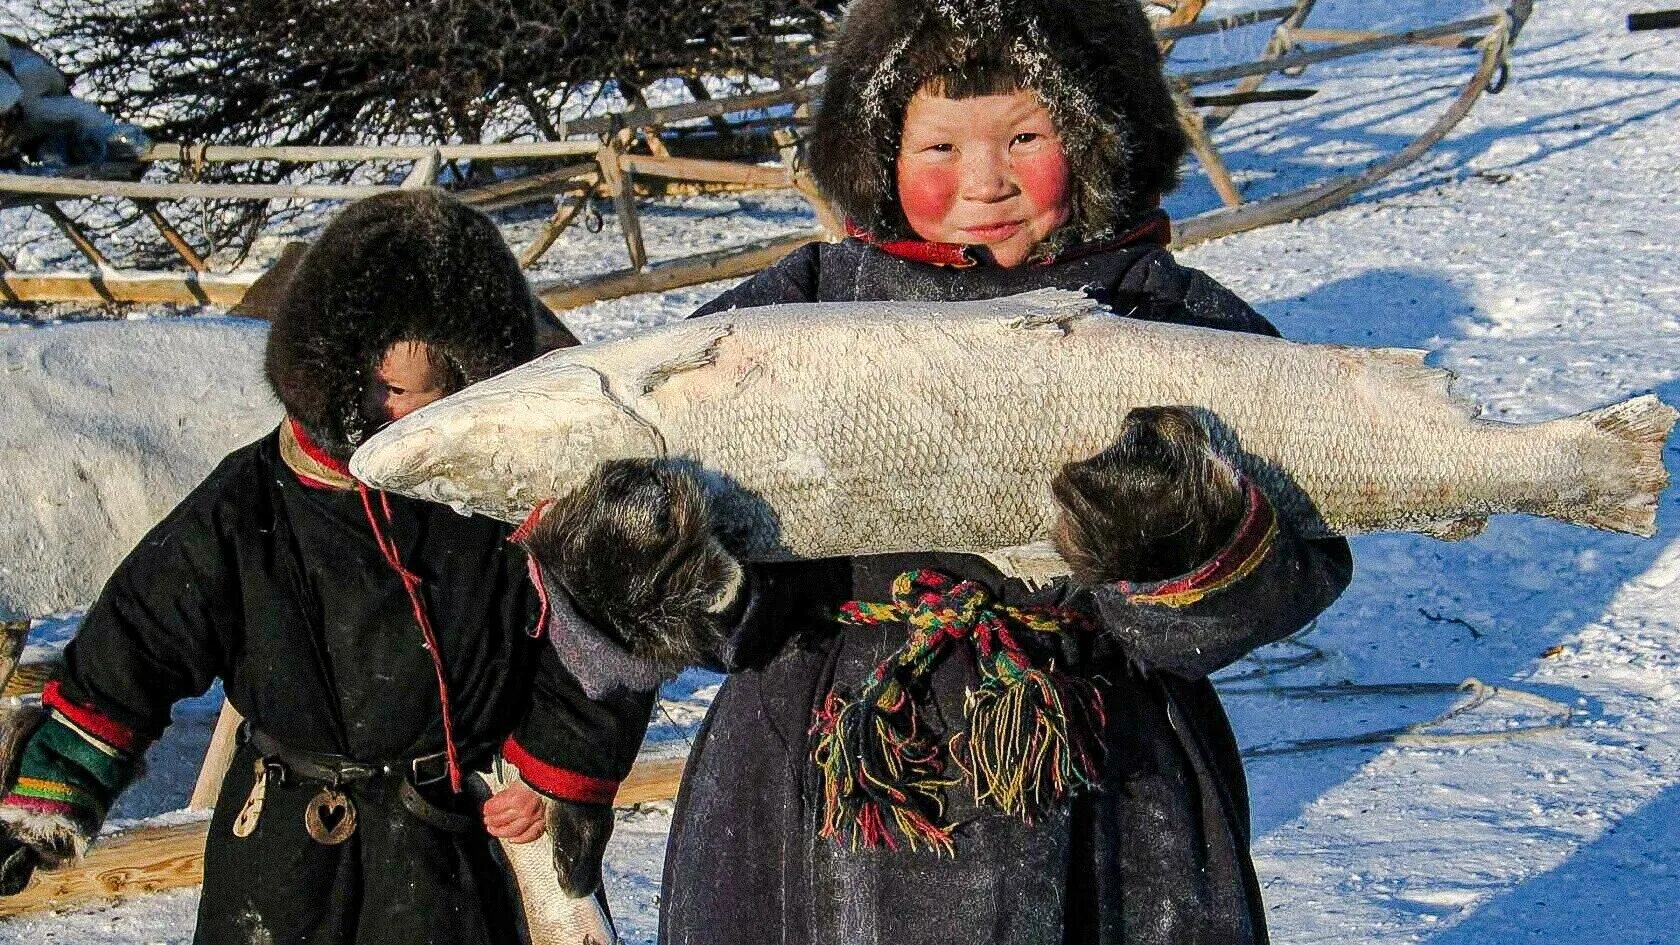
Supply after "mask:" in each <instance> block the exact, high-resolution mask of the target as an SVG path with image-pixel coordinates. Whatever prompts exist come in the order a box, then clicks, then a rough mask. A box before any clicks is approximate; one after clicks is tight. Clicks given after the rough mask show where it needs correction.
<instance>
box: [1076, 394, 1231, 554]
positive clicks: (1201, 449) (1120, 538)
mask: <svg viewBox="0 0 1680 945" xmlns="http://www.w3.org/2000/svg"><path fill="white" fill-rule="evenodd" d="M1051 490H1052V491H1053V492H1054V494H1055V497H1056V501H1057V503H1058V504H1060V505H1061V507H1062V514H1061V516H1060V518H1059V520H1058V521H1057V525H1056V534H1055V542H1056V549H1057V550H1058V551H1059V552H1060V553H1061V555H1062V557H1063V558H1064V559H1065V560H1066V561H1067V562H1068V564H1069V565H1070V566H1072V568H1073V579H1074V581H1075V583H1078V584H1083V585H1085V586H1087V587H1095V586H1098V585H1102V584H1110V583H1113V582H1115V581H1132V582H1147V581H1160V580H1165V579H1167V578H1170V577H1175V576H1178V575H1181V574H1185V573H1188V572H1190V571H1192V570H1194V569H1195V568H1196V567H1197V566H1199V565H1201V564H1203V563H1204V562H1206V561H1207V560H1208V559H1210V558H1211V557H1213V555H1214V554H1215V553H1216V552H1218V551H1219V549H1220V548H1221V547H1222V546H1223V545H1224V544H1225V543H1226V541H1228V540H1229V539H1230V538H1231V536H1232V534H1233V533H1234V532H1235V531H1236V529H1237V526H1238V525H1239V524H1240V523H1241V521H1242V516H1243V511H1244V491H1243V485H1242V482H1241V481H1240V480H1239V478H1238V476H1237V473H1236V471H1235V470H1233V469H1232V468H1231V466H1230V465H1229V464H1228V463H1227V462H1226V461H1225V460H1224V459H1222V458H1221V457H1220V456H1219V455H1218V454H1217V453H1216V452H1215V451H1214V449H1213V447H1212V444H1211V443H1210V442H1209V439H1208V434H1207V430H1206V429H1205V428H1204V427H1203V426H1202V423H1201V421H1200V420H1198V419H1197V418H1196V415H1195V413H1194V412H1192V411H1191V410H1190V409H1189V408H1186V407H1142V408H1138V409H1136V410H1133V411H1132V412H1131V413H1130V414H1128V415H1127V416H1126V421H1125V424H1124V426H1123V427H1122V428H1121V432H1120V438H1119V440H1118V441H1117V442H1115V444H1114V445H1113V446H1110V447H1109V448H1108V449H1106V450H1104V451H1103V452H1101V453H1098V454H1097V455H1096V456H1093V457H1091V458H1090V459H1086V460H1082V461H1080V462H1077V463H1069V464H1067V465H1066V466H1063V467H1062V470H1061V472H1060V473H1059V474H1057V476H1056V478H1055V480H1054V481H1053V482H1052V483H1051Z"/></svg>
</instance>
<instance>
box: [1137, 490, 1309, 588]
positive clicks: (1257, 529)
mask: <svg viewBox="0 0 1680 945" xmlns="http://www.w3.org/2000/svg"><path fill="white" fill-rule="evenodd" d="M1245 485H1246V487H1247V488H1246V489H1245V491H1246V492H1247V504H1248V513H1247V514H1246V515H1244V516H1243V521H1242V524H1241V525H1239V526H1238V527H1237V531H1236V534H1234V535H1232V536H1231V540H1230V541H1228V542H1226V543H1225V547H1224V548H1221V549H1220V550H1219V553H1218V554H1215V555H1214V556H1213V557H1212V558H1211V559H1209V560H1208V562H1207V563H1206V564H1204V565H1202V566H1201V567H1199V568H1197V569H1196V570H1194V571H1192V572H1190V573H1189V574H1186V575H1183V576H1180V577H1176V578H1170V579H1168V580H1165V581H1156V582H1153V583H1148V584H1133V583H1132V582H1130V581H1120V582H1118V583H1117V585H1116V586H1118V587H1119V588H1120V591H1121V593H1123V594H1125V595H1126V598H1127V599H1128V600H1130V601H1131V602H1132V603H1134V604H1157V605H1160V606H1164V607H1188V606H1190V605H1191V604H1194V603H1196V602H1197V601H1199V600H1201V599H1202V598H1204V597H1206V596H1208V595H1209V594H1213V593H1215V592H1218V591H1221V590H1224V589H1225V588H1227V587H1229V586H1231V585H1232V584H1235V583H1236V582H1238V581H1240V580H1242V579H1243V578H1245V577H1247V576H1248V575H1249V573H1250V572H1252V571H1253V570H1254V569H1255V568H1256V567H1258V566H1259V564H1260V562H1261V561H1264V560H1265V558H1266V555H1268V554H1270V553H1271V550H1272V542H1273V540H1274V539H1275V538H1276V537H1277V512H1276V511H1275V510H1274V509H1273V508H1272V502H1271V499H1269V498H1267V497H1266V493H1264V492H1262V491H1261V489H1260V487H1259V486H1257V485H1255V484H1254V481H1253V480H1248V481H1247V482H1246V483H1245Z"/></svg>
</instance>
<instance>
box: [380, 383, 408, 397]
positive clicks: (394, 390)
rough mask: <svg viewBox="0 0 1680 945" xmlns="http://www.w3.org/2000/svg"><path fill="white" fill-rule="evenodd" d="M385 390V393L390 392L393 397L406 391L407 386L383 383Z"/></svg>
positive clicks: (399, 395)
mask: <svg viewBox="0 0 1680 945" xmlns="http://www.w3.org/2000/svg"><path fill="white" fill-rule="evenodd" d="M385 390H386V392H387V393H389V394H391V395H392V396H393V397H401V396H402V395H404V394H406V393H408V389H407V388H404V387H392V386H391V385H390V384H386V385H385Z"/></svg>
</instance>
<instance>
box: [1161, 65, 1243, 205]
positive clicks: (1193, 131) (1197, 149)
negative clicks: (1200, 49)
mask: <svg viewBox="0 0 1680 945" xmlns="http://www.w3.org/2000/svg"><path fill="white" fill-rule="evenodd" d="M1173 100H1174V101H1175V102H1176V103H1177V105H1178V124H1179V127H1181V128H1183V129H1184V135H1185V137H1186V138H1188V139H1189V140H1190V151H1191V153H1193V154H1195V155H1196V160H1197V161H1199V162H1200V163H1201V165H1202V171H1203V172H1204V173H1206V174H1207V177H1208V181H1209V182H1210V183H1212V184H1213V189H1214V192H1215V193H1217V194H1219V199H1220V201H1221V202H1222V203H1224V204H1225V206H1227V207H1240V206H1242V202H1243V198H1242V191H1240V190H1238V189H1237V182H1236V181H1235V180H1232V179H1231V171H1230V168H1228V167H1226V166H1225V158H1224V157H1223V156H1221V155H1220V153H1219V149H1218V148H1216V147H1214V145H1213V139H1212V138H1210V137H1208V133H1207V128H1206V127H1204V126H1203V125H1202V116H1201V114H1200V113H1199V112H1197V111H1196V109H1195V107H1194V106H1193V105H1191V104H1190V100H1189V98H1188V97H1187V96H1185V95H1184V93H1183V92H1180V91H1176V90H1175V91H1174V92H1173Z"/></svg>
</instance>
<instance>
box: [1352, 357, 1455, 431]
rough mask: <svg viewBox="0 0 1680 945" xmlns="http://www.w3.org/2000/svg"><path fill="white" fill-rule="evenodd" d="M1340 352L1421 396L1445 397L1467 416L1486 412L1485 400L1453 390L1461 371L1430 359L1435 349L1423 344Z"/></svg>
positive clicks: (1381, 376)
mask: <svg viewBox="0 0 1680 945" xmlns="http://www.w3.org/2000/svg"><path fill="white" fill-rule="evenodd" d="M1338 352H1339V356H1340V357H1341V358H1343V359H1345V361H1346V362H1347V363H1350V364H1362V365H1366V366H1367V369H1368V370H1370V371H1371V372H1372V373H1373V374H1374V375H1376V376H1378V377H1380V378H1382V380H1383V381H1384V382H1386V383H1390V384H1393V385H1394V386H1396V387H1398V388H1400V389H1402V390H1409V391H1411V392H1412V393H1413V394H1415V395H1416V396H1417V397H1418V398H1419V399H1421V400H1426V401H1445V402H1446V403H1448V404H1450V405H1452V407H1453V408H1455V409H1456V410H1457V411H1458V412H1459V413H1460V415H1462V416H1463V417H1464V418H1465V419H1467V420H1474V419H1476V418H1477V417H1480V416H1481V415H1482V406H1481V404H1478V403H1476V402H1475V401H1473V400H1469V399H1467V398H1464V397H1460V396H1458V395H1456V394H1454V393H1453V392H1452V385H1453V382H1454V381H1456V380H1458V375H1457V374H1454V373H1453V372H1451V371H1449V370H1447V369H1446V368H1440V367H1432V366H1430V365H1429V364H1428V363H1426V359H1427V358H1428V357H1429V355H1430V354H1431V353H1432V352H1429V351H1426V350H1424V349H1422V348H1354V347H1338Z"/></svg>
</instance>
